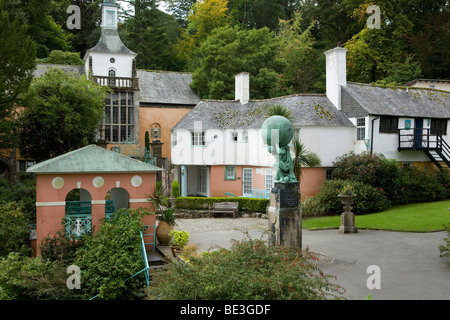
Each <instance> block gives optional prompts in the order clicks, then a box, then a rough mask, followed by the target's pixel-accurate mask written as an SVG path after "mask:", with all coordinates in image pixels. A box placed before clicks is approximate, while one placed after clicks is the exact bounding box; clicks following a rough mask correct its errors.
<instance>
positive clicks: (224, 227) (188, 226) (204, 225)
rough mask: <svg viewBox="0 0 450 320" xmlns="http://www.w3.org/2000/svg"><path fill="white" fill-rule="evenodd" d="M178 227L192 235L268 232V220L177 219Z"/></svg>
mask: <svg viewBox="0 0 450 320" xmlns="http://www.w3.org/2000/svg"><path fill="white" fill-rule="evenodd" d="M177 225H178V226H176V227H175V229H177V230H184V231H187V232H189V233H190V234H196V233H202V232H211V231H230V230H239V231H247V230H259V231H266V230H268V220H267V219H260V218H236V219H233V218H212V219H210V218H199V219H177Z"/></svg>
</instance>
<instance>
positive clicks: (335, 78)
mask: <svg viewBox="0 0 450 320" xmlns="http://www.w3.org/2000/svg"><path fill="white" fill-rule="evenodd" d="M325 56H326V57H327V58H326V60H327V71H326V72H327V73H326V77H327V97H328V99H329V100H330V101H331V102H332V103H333V104H334V106H335V107H336V108H337V109H338V110H341V87H346V86H347V61H346V57H347V49H345V48H341V47H337V48H334V49H331V50H328V51H326V52H325Z"/></svg>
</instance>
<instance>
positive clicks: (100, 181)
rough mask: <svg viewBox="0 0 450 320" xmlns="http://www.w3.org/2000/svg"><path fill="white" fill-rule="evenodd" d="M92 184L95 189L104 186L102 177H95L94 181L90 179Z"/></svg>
mask: <svg viewBox="0 0 450 320" xmlns="http://www.w3.org/2000/svg"><path fill="white" fill-rule="evenodd" d="M92 184H93V185H94V187H96V188H101V187H103V185H104V184H105V180H104V179H103V178H102V177H95V178H94V179H92Z"/></svg>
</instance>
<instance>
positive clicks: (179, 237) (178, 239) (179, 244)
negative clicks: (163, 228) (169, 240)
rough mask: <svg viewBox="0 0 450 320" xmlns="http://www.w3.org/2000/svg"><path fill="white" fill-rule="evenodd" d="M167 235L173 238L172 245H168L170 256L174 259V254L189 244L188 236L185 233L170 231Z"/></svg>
mask: <svg viewBox="0 0 450 320" xmlns="http://www.w3.org/2000/svg"><path fill="white" fill-rule="evenodd" d="M169 235H170V236H171V237H173V242H174V244H171V245H170V249H171V250H172V255H173V256H174V257H176V253H180V252H182V251H183V248H184V246H185V245H186V244H187V243H188V242H189V236H190V234H189V233H188V232H187V231H179V230H175V229H174V230H172V231H171V232H170V233H169Z"/></svg>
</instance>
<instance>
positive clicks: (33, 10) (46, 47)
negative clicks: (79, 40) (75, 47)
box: [4, 0, 70, 58]
mask: <svg viewBox="0 0 450 320" xmlns="http://www.w3.org/2000/svg"><path fill="white" fill-rule="evenodd" d="M4 5H5V9H6V10H7V11H8V12H9V13H10V19H11V21H13V20H14V19H15V18H18V19H19V22H20V23H21V24H27V25H28V26H29V29H28V35H29V36H31V38H32V39H33V40H34V41H35V42H36V48H37V57H38V58H45V57H47V56H48V55H49V53H50V52H51V51H53V50H62V51H68V50H69V49H70V36H69V34H68V33H67V32H66V31H65V30H64V29H63V27H62V25H60V24H58V23H56V22H55V19H54V18H53V16H52V13H53V9H54V8H55V7H54V2H53V1H52V0H27V1H23V0H4ZM66 9H67V7H66Z"/></svg>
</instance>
